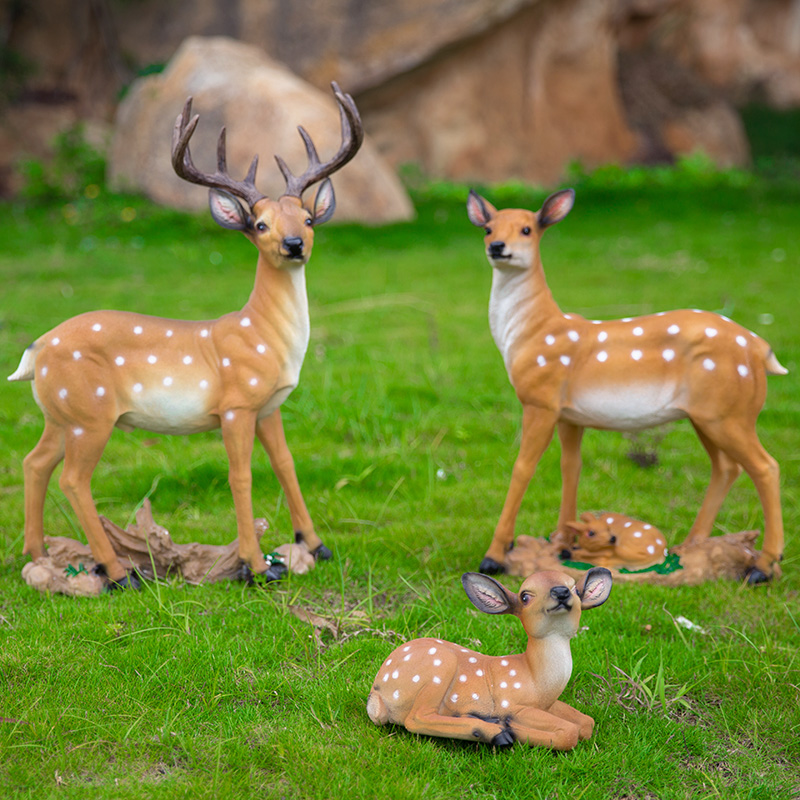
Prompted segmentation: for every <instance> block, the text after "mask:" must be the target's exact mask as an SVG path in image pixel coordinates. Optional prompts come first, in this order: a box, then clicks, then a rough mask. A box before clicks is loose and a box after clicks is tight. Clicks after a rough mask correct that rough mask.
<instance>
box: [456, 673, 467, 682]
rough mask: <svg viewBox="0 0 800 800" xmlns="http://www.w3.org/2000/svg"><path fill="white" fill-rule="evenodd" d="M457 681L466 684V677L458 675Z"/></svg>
mask: <svg viewBox="0 0 800 800" xmlns="http://www.w3.org/2000/svg"><path fill="white" fill-rule="evenodd" d="M458 679H459V680H460V681H461V683H466V682H467V676H466V675H459V676H458Z"/></svg>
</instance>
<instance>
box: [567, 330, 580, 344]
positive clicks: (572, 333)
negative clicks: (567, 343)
mask: <svg viewBox="0 0 800 800" xmlns="http://www.w3.org/2000/svg"><path fill="white" fill-rule="evenodd" d="M567 336H568V337H569V339H570V340H571V341H573V342H577V341H578V339H580V338H581V337H580V336H579V335H578V331H570V332H569V333H568V334H567Z"/></svg>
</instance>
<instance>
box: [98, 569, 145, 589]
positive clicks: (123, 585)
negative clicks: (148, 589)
mask: <svg viewBox="0 0 800 800" xmlns="http://www.w3.org/2000/svg"><path fill="white" fill-rule="evenodd" d="M141 588H142V582H141V580H139V576H138V575H137V574H136V573H135V572H129V573H127V574H126V575H125V577H123V578H120V579H119V580H118V581H112V580H111V579H110V578H109V579H108V586H106V591H107V592H115V591H117V589H136V590H137V591H138V590H139V589H141Z"/></svg>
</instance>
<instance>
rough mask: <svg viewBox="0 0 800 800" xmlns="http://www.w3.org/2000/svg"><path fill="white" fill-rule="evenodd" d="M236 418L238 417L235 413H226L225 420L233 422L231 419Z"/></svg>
mask: <svg viewBox="0 0 800 800" xmlns="http://www.w3.org/2000/svg"><path fill="white" fill-rule="evenodd" d="M235 416H236V414H234V413H233V411H226V412H225V419H227V420H231V419H233V418H234V417H235Z"/></svg>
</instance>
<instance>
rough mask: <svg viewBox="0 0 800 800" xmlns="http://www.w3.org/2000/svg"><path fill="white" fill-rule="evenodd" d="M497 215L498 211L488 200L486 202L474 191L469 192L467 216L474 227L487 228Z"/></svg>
mask: <svg viewBox="0 0 800 800" xmlns="http://www.w3.org/2000/svg"><path fill="white" fill-rule="evenodd" d="M496 213H497V209H496V208H495V207H494V206H493V205H492V204H491V203H490V202H489V201H488V200H484V199H483V198H482V197H481V196H480V195H479V194H478V193H477V192H475V190H474V189H470V190H469V197H467V216H468V217H469V221H470V222H471V223H472V224H473V225H475V226H477V227H478V228H483V227H485V226H486V225H487V224H488V222H489V220H490V219H491V218H492V217H493V216H494V215H495V214H496Z"/></svg>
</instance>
